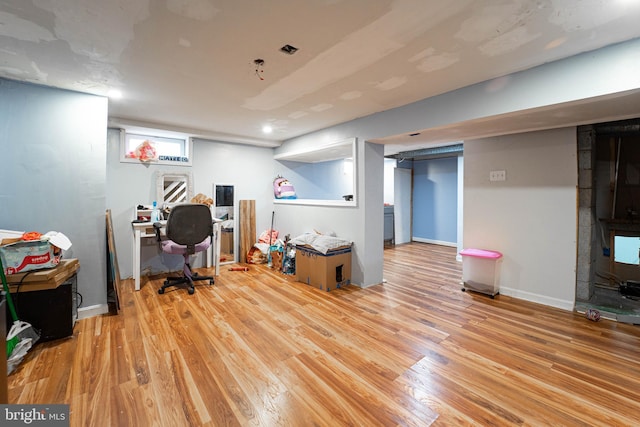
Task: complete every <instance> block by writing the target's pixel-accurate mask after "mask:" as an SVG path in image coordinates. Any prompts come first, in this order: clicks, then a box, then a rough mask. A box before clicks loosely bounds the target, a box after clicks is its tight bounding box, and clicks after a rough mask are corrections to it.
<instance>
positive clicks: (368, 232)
mask: <svg viewBox="0 0 640 427" xmlns="http://www.w3.org/2000/svg"><path fill="white" fill-rule="evenodd" d="M343 139H344V138H343ZM356 145H357V155H356V163H357V170H356V173H357V179H356V185H357V191H356V201H357V206H305V205H298V204H293V205H288V204H278V205H276V206H275V213H276V214H275V218H276V225H279V224H281V229H282V230H285V231H286V232H287V233H290V234H291V236H292V237H295V236H297V235H299V234H301V233H304V232H306V231H312V230H314V229H315V230H318V231H323V232H327V231H334V232H335V233H336V235H337V236H339V237H340V238H343V239H347V240H350V241H352V242H353V248H352V254H351V255H352V272H351V281H352V283H355V284H358V285H360V286H369V285H373V284H378V283H381V282H382V268H381V266H382V262H383V247H382V243H383V229H382V220H383V213H384V204H383V202H382V200H383V199H382V187H383V185H384V182H383V174H382V169H383V163H384V162H383V160H384V159H383V147H382V146H380V145H375V144H367V143H364V142H363V141H361V140H358V141H357V142H356ZM365 183H366V185H365ZM276 228H277V227H276ZM376 242H379V243H380V244H379V245H378V244H376Z"/></svg>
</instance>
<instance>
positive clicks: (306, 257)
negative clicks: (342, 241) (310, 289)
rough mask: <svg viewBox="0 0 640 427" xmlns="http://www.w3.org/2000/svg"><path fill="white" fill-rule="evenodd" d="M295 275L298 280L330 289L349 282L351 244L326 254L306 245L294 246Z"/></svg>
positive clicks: (326, 289)
mask: <svg viewBox="0 0 640 427" xmlns="http://www.w3.org/2000/svg"><path fill="white" fill-rule="evenodd" d="M296 277H297V280H298V281H299V282H302V283H306V284H307V285H311V286H314V287H316V288H319V289H322V290H323V291H326V292H328V291H331V290H334V289H336V288H339V287H341V286H346V285H348V284H350V283H351V246H344V247H340V248H336V249H334V250H331V251H328V252H327V253H326V254H323V253H322V252H319V251H317V250H315V249H313V248H312V247H310V246H306V245H297V246H296Z"/></svg>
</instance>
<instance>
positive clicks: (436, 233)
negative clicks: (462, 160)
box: [413, 157, 458, 244]
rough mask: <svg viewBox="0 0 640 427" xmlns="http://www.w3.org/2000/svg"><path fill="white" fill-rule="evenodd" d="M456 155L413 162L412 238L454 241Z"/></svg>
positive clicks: (455, 227)
mask: <svg viewBox="0 0 640 427" xmlns="http://www.w3.org/2000/svg"><path fill="white" fill-rule="evenodd" d="M457 209H458V158H457V157H451V158H444V159H433V160H419V161H414V162H413V238H417V239H424V240H427V241H435V242H446V243H451V244H456V241H457Z"/></svg>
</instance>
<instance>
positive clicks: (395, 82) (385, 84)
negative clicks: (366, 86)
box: [375, 77, 408, 90]
mask: <svg viewBox="0 0 640 427" xmlns="http://www.w3.org/2000/svg"><path fill="white" fill-rule="evenodd" d="M407 81H408V79H407V78H406V77H391V78H390V79H387V80H385V81H382V82H380V83H378V84H376V85H375V88H376V89H379V90H391V89H395V88H397V87H400V86H402V85H403V84H405V83H407Z"/></svg>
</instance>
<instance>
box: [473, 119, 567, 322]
mask: <svg viewBox="0 0 640 427" xmlns="http://www.w3.org/2000/svg"><path fill="white" fill-rule="evenodd" d="M576 152H577V142H576V128H574V127H571V128H565V129H558V130H550V131H541V132H533V133H525V134H518V135H510V136H501V137H495V138H485V139H478V140H474V141H465V143H464V215H463V216H464V247H465V248H472V247H473V248H482V249H490V250H497V251H499V252H502V253H503V255H504V257H503V262H502V269H501V280H500V293H502V294H505V295H511V296H514V297H517V298H521V299H526V300H529V301H534V302H539V303H542V304H546V305H550V306H554V307H559V308H563V309H567V310H571V309H573V305H574V302H575V287H576V273H575V270H576V250H577V247H576V227H577V222H576V221H577V220H576V197H577V195H576V186H577V183H578V173H577V154H576ZM492 170H505V171H506V175H507V180H506V181H505V182H489V172H490V171H492Z"/></svg>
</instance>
